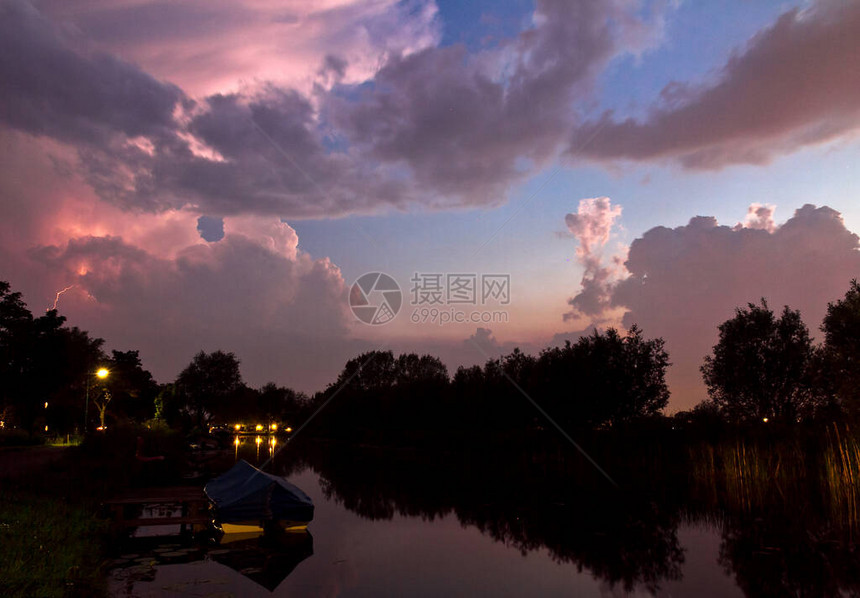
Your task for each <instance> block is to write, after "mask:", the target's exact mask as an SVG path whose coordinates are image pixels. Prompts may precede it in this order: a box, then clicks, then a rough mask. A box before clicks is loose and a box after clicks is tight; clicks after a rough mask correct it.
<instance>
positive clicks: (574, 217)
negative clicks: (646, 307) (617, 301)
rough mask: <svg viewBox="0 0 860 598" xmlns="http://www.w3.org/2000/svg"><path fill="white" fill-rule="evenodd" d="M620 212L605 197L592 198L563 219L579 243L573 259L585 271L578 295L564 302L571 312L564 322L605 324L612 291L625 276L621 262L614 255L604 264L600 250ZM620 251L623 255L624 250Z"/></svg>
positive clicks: (623, 248) (584, 201)
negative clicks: (581, 320)
mask: <svg viewBox="0 0 860 598" xmlns="http://www.w3.org/2000/svg"><path fill="white" fill-rule="evenodd" d="M621 211H622V208H621V206H619V205H614V206H613V205H612V201H611V200H610V199H609V198H608V197H595V198H591V199H582V200H580V202H579V207H578V209H577V212H576V213H575V214H568V215H567V216H565V218H564V221H565V224H567V228H568V230H569V231H570V233H571V234H572V235H573V236H574V237H575V238H576V239H577V240H578V241H579V246H578V247H577V248H576V256H577V259H578V260H579V262H580V264H582V266H583V267H584V268H585V271H584V273H583V275H582V281H581V285H582V291H580V292H579V293H578V294H577V295H576V296H575V297H574V298H572V299H571V300H570V301H569V302H568V303H569V304H570V306H571V308H572V309H571V311H570V312H568V313H566V314H564V319H565V320H566V321H567V320H571V319H583V318H591V319H592V321H593V322H596V323H597V322H599V323H606V321H608V320H607V319H606V318H608V317H610V316H609V314H608V312H609V310H610V307H611V306H610V303H611V290H612V287H613V285H614V284H615V283H616V282H617V281H618V279H619V277H622V276H624V274H625V272H624V267H623V265H622V264H623V261H624V260H623V258H622V257H621V256H620V255H616V256H611V257H609V258H608V260H605V259H604V255H603V248H604V247H605V246H606V244H607V243H608V242H609V238H610V234H611V233H612V229H613V227H615V226H616V221H617V220H618V219H619V218H620V217H621ZM621 251H622V253H623V252H625V251H626V247H622V248H621ZM610 319H611V318H610Z"/></svg>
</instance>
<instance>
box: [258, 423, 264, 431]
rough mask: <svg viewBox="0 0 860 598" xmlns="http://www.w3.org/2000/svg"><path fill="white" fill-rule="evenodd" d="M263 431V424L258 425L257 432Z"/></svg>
mask: <svg viewBox="0 0 860 598" xmlns="http://www.w3.org/2000/svg"><path fill="white" fill-rule="evenodd" d="M262 429H263V424H257V426H256V430H257V432H259V431H261V430H262Z"/></svg>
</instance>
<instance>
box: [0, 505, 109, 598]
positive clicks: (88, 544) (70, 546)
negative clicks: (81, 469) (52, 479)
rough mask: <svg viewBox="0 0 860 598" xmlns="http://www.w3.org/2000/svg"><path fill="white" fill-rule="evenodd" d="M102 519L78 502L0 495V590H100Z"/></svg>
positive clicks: (20, 593) (97, 593) (38, 593)
mask: <svg viewBox="0 0 860 598" xmlns="http://www.w3.org/2000/svg"><path fill="white" fill-rule="evenodd" d="M104 532H105V525H104V522H102V521H99V520H98V519H96V518H95V517H94V516H93V514H92V512H91V511H90V510H89V509H87V508H85V507H84V506H82V505H80V504H70V503H69V502H67V501H65V500H62V499H61V498H60V497H54V496H47V497H46V496H40V495H38V494H35V493H33V492H27V491H22V490H13V491H11V492H6V491H4V492H3V493H2V495H0V595H3V596H21V597H24V596H28V597H29V596H44V597H45V598H49V597H53V596H100V595H103V594H104V591H105V588H104V574H103V571H102V554H103V553H104V546H103V544H104V537H105V536H104Z"/></svg>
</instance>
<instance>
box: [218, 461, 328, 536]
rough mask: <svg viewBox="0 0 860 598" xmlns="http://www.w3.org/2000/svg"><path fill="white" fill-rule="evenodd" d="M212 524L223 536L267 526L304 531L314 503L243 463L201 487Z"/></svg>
mask: <svg viewBox="0 0 860 598" xmlns="http://www.w3.org/2000/svg"><path fill="white" fill-rule="evenodd" d="M204 492H205V493H206V496H207V497H208V498H209V500H210V502H211V503H212V506H213V510H214V515H215V523H216V525H217V526H218V527H220V529H221V531H223V532H224V533H227V534H229V533H250V532H255V531H258V530H259V531H262V530H263V529H266V528H268V527H277V528H280V529H282V530H285V531H290V532H295V531H304V530H306V529H307V526H308V523H309V522H310V521H311V520H313V518H314V504H313V501H312V500H311V498H310V497H309V496H308V495H307V494H305V493H304V491H302V490H301V488H299V487H297V486H295V485H293V484H291V483H289V482H288V481H287V480H286V479H285V478H283V477H281V476H276V475H272V474H269V473H266V472H264V471H260V470H259V469H257V468H256V467H254V466H253V465H251V464H250V463H248V462H247V461H245V460H240V461H239V462H238V463H236V465H234V466H233V468H232V469H230V470H229V471H227V472H226V473H224V474H223V475H221V476H219V477H217V478H215V479H213V480H211V481H210V482H209V483H208V484H206V487H205V488H204Z"/></svg>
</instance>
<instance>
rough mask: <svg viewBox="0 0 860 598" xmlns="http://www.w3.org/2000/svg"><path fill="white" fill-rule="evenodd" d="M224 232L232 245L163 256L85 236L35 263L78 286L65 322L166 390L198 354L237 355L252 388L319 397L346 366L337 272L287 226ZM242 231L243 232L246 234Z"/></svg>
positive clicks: (44, 251) (34, 254)
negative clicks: (140, 366) (273, 383)
mask: <svg viewBox="0 0 860 598" xmlns="http://www.w3.org/2000/svg"><path fill="white" fill-rule="evenodd" d="M233 225H234V226H232V227H231V226H229V222H228V226H227V227H226V229H227V230H226V234H225V237H224V238H223V239H222V240H221V241H219V242H217V243H210V244H193V245H190V246H188V247H186V248H185V249H183V250H181V251H179V252H177V253H176V255H175V256H173V257H158V256H156V255H153V254H152V253H150V252H147V251H145V250H143V249H141V248H139V247H135V246H132V245H129V244H128V243H126V242H125V241H124V240H123V239H121V238H119V237H112V236H103V237H93V236H89V237H79V238H73V239H70V240H69V241H68V242H67V243H64V244H62V245H51V246H43V247H40V248H37V249H33V250H31V251H30V252H29V254H30V258H31V261H32V262H33V263H34V264H36V265H39V266H42V267H44V268H46V269H47V270H49V271H50V272H52V273H53V274H54V277H55V278H56V279H61V280H64V281H67V283H68V285H74V287H73V288H72V289H70V290H69V291H68V292H67V293H65V294H64V295H63V297H62V299H61V312H62V313H63V314H64V315H67V316H69V317H70V318H71V319H72V321H73V322H74V323H75V324H76V325H78V326H81V327H83V328H86V329H89V330H90V331H91V332H92V333H93V334H95V335H98V336H103V337H105V338H107V339H109V342H110V345H111V346H113V347H134V348H136V349H140V350H141V356H142V358H143V359H144V362H145V363H146V365H147V366H148V367H150V368H151V369H152V371H153V372H154V373H155V374H156V376H157V377H159V378H160V379H161V380H170V379H172V378H173V376H175V375H176V373H177V372H178V370H179V369H181V368H182V367H183V366H184V364H185V363H187V361H188V360H190V358H191V356H192V355H193V354H194V352H196V351H198V350H200V349H206V350H214V349H215V348H223V349H226V350H233V351H235V352H236V353H237V355H238V356H239V357H240V358H242V359H243V360H244V361H245V364H246V365H245V367H244V368H243V373H244V374H245V376H246V378H247V379H248V380H249V381H250V382H252V383H255V384H262V383H263V382H265V381H266V380H267V379H269V378H277V379H278V381H279V382H282V383H291V384H294V385H296V386H299V387H301V388H303V389H305V390H316V389H318V388H320V387H322V386H323V385H324V384H325V383H327V382H328V381H330V379H331V377H332V376H333V375H335V374H336V371H337V368H338V367H339V366H340V365H341V364H342V363H343V361H345V359H346V358H347V357H348V356H349V353H350V349H351V341H350V340H349V339H348V338H347V332H348V329H347V323H348V321H349V317H350V316H349V314H348V313H347V312H346V305H347V304H346V300H345V297H346V287H345V284H344V281H343V278H342V277H341V274H340V270H339V269H338V268H337V267H336V266H334V265H333V264H332V263H331V262H330V261H329V260H328V259H325V258H324V259H313V258H311V257H310V256H308V255H307V254H305V253H302V252H298V251H297V249H296V243H297V237H296V235H295V231H293V230H292V228H290V227H289V226H288V225H286V224H283V223H281V222H279V221H274V222H265V221H257V222H254V221H249V220H245V221H243V222H239V223H236V222H234V223H233ZM238 231H241V232H238Z"/></svg>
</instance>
